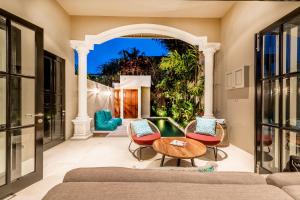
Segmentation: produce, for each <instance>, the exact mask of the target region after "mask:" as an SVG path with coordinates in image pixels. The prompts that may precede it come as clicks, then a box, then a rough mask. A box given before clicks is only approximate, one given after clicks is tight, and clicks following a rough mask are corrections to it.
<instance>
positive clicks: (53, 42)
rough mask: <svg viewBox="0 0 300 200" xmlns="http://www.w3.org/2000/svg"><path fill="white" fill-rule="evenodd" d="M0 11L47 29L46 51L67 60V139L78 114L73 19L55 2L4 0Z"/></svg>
mask: <svg viewBox="0 0 300 200" xmlns="http://www.w3.org/2000/svg"><path fill="white" fill-rule="evenodd" d="M0 7H1V8H3V9H4V10H7V11H8V12H11V13H13V14H15V15H17V16H19V17H21V18H24V19H26V20H28V21H30V22H32V23H34V24H36V25H38V26H40V27H42V28H43V29H44V49H46V50H47V51H50V52H51V53H54V54H56V55H58V56H60V57H62V58H64V59H65V60H66V73H65V74H66V90H65V91H66V138H69V137H70V136H71V135H72V133H73V125H72V122H71V120H72V119H74V118H75V117H76V114H77V86H76V84H74V83H75V81H76V77H75V72H74V71H75V70H74V64H73V63H74V61H73V60H74V56H73V51H72V49H71V48H70V43H69V41H70V35H71V17H70V16H69V15H68V14H67V13H66V12H65V11H64V9H63V8H61V6H60V5H59V4H58V3H57V2H56V1H53V0H42V1H41V0H26V1H24V0H1V1H0Z"/></svg>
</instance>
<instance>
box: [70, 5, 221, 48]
mask: <svg viewBox="0 0 300 200" xmlns="http://www.w3.org/2000/svg"><path fill="white" fill-rule="evenodd" d="M125 9H126V8H125ZM71 21H72V36H71V38H72V39H73V40H83V39H84V36H85V35H86V34H88V35H95V34H99V33H102V32H104V31H107V30H110V29H112V28H116V27H120V26H124V25H130V24H140V23H149V24H160V25H165V26H172V27H175V28H178V29H181V30H184V31H186V32H189V33H191V34H194V35H198V36H207V37H208V41H210V42H219V41H220V19H197V18H168V17H164V18H161V17H93V16H72V18H71Z"/></svg>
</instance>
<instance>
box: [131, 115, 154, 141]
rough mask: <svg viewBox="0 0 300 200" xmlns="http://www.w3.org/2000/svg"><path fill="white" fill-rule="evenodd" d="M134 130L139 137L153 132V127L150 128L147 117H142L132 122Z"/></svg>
mask: <svg viewBox="0 0 300 200" xmlns="http://www.w3.org/2000/svg"><path fill="white" fill-rule="evenodd" d="M131 125H132V128H133V131H134V132H135V134H136V135H137V136H138V137H142V136H144V135H151V134H153V131H152V129H151V128H150V126H149V124H148V121H147V120H146V119H141V120H137V121H133V122H131Z"/></svg>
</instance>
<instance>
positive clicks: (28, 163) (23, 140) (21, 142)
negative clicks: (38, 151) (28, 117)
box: [11, 128, 35, 180]
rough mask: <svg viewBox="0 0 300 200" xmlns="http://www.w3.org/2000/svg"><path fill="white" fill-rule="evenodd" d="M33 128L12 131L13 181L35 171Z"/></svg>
mask: <svg viewBox="0 0 300 200" xmlns="http://www.w3.org/2000/svg"><path fill="white" fill-rule="evenodd" d="M34 166H35V128H24V129H18V130H13V131H12V138H11V179H12V180H15V179H17V178H19V177H21V176H24V175H26V174H29V173H31V172H33V171H34V170H35V167H34Z"/></svg>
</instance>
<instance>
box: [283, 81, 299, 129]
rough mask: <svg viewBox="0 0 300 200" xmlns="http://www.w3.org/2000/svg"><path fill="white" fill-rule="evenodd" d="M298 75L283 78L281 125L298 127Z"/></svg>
mask: <svg viewBox="0 0 300 200" xmlns="http://www.w3.org/2000/svg"><path fill="white" fill-rule="evenodd" d="M299 87H300V76H294V77H290V78H284V79H283V95H282V98H283V99H282V125H283V126H285V127H294V128H300V91H299V89H298V88H299Z"/></svg>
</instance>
